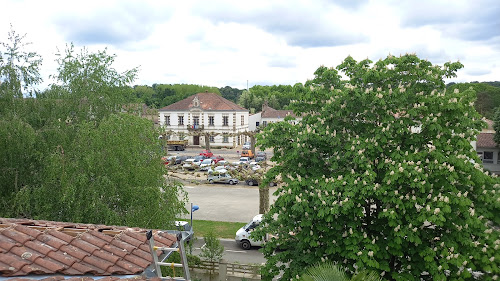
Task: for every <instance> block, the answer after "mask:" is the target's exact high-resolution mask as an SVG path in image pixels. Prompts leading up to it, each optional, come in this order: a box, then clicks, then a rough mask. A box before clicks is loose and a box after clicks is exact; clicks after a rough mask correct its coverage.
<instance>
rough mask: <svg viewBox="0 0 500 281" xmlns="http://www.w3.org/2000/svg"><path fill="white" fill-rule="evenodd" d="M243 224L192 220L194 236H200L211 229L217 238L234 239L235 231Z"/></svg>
mask: <svg viewBox="0 0 500 281" xmlns="http://www.w3.org/2000/svg"><path fill="white" fill-rule="evenodd" d="M245 224H246V223H244V222H224V221H203V220H193V230H194V236H196V237H200V238H202V237H204V236H205V235H206V234H207V233H208V232H210V231H213V232H214V233H215V236H216V237H218V238H229V239H234V236H235V235H236V231H237V230H238V229H240V228H241V227H242V226H244V225H245Z"/></svg>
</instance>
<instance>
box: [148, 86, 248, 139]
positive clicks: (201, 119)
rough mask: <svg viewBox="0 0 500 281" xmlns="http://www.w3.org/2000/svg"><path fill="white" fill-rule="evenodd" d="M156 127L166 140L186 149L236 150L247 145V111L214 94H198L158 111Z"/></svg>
mask: <svg viewBox="0 0 500 281" xmlns="http://www.w3.org/2000/svg"><path fill="white" fill-rule="evenodd" d="M158 112H159V123H160V126H161V127H162V128H164V130H165V133H166V137H167V139H170V140H188V145H191V146H193V145H194V146H198V145H199V146H204V145H205V141H206V140H205V138H208V139H209V142H210V146H220V147H236V146H238V145H241V144H243V143H244V142H245V141H247V137H246V136H244V135H242V134H241V133H243V132H247V131H248V116H249V114H248V113H249V111H248V110H247V109H245V108H243V107H241V106H239V105H237V104H235V103H233V102H231V101H229V100H227V99H225V98H223V97H221V96H220V95H218V94H214V93H198V94H195V95H192V96H190V97H188V98H185V99H183V100H181V101H178V102H176V103H174V104H171V105H168V106H166V107H163V108H161V109H160V110H159V111H158Z"/></svg>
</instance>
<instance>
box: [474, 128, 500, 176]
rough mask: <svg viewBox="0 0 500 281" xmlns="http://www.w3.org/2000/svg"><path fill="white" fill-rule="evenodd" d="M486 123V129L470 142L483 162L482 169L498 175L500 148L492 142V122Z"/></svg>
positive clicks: (499, 172)
mask: <svg viewBox="0 0 500 281" xmlns="http://www.w3.org/2000/svg"><path fill="white" fill-rule="evenodd" d="M486 123H487V125H488V127H487V128H485V129H483V130H482V131H481V133H479V134H478V135H477V140H476V141H475V142H472V146H473V147H474V149H476V151H477V154H478V155H479V157H480V158H481V160H482V161H483V166H484V168H485V169H487V170H489V171H490V172H492V173H495V174H500V148H499V147H498V145H497V143H495V141H494V140H493V136H494V135H495V130H494V129H493V121H491V120H486Z"/></svg>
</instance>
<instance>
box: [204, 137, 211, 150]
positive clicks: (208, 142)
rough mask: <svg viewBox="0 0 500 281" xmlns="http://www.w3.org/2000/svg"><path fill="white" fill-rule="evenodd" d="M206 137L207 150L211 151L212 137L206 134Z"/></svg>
mask: <svg viewBox="0 0 500 281" xmlns="http://www.w3.org/2000/svg"><path fill="white" fill-rule="evenodd" d="M204 136H205V149H206V150H210V135H209V134H204Z"/></svg>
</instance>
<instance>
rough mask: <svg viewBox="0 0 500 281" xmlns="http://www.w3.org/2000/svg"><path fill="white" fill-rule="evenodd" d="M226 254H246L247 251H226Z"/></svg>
mask: <svg viewBox="0 0 500 281" xmlns="http://www.w3.org/2000/svg"><path fill="white" fill-rule="evenodd" d="M226 252H232V253H246V252H247V251H235V250H226Z"/></svg>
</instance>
